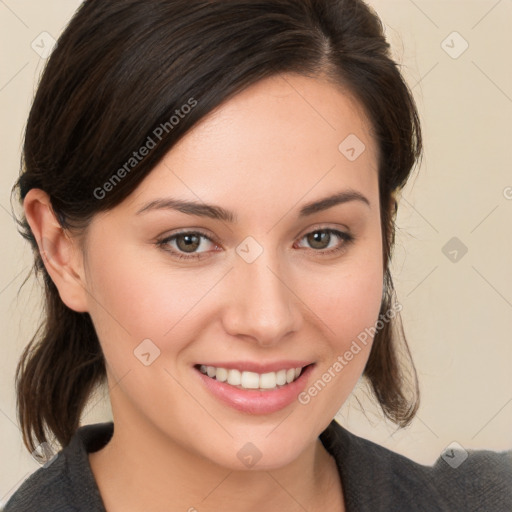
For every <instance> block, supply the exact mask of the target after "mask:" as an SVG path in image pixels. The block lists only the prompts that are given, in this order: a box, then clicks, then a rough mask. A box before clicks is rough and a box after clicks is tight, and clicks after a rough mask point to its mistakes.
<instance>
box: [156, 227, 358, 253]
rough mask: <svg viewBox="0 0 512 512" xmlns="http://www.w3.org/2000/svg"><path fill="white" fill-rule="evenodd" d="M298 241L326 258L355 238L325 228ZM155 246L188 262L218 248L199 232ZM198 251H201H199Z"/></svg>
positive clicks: (183, 234) (166, 240)
mask: <svg viewBox="0 0 512 512" xmlns="http://www.w3.org/2000/svg"><path fill="white" fill-rule="evenodd" d="M300 240H306V241H307V243H308V244H309V245H310V250H312V251H313V252H314V253H315V254H319V255H322V256H324V255H325V256H328V255H332V254H334V253H338V252H340V251H342V250H345V248H346V246H347V244H350V243H352V242H353V241H354V240H355V237H354V235H351V234H349V233H346V232H343V231H339V230H337V229H332V228H325V229H316V230H314V231H310V232H309V233H307V234H306V235H304V236H303V237H302V238H301V239H300ZM336 240H338V243H336ZM157 245H158V246H159V247H161V248H162V249H164V250H165V251H167V252H170V253H171V254H172V256H173V257H175V258H178V259H189V260H192V259H195V260H198V259H201V258H203V257H207V253H208V252H210V251H211V250H212V249H211V247H210V248H209V247H208V246H209V245H213V246H214V249H213V250H214V251H215V250H216V248H217V249H218V248H219V244H218V243H217V242H215V241H214V240H213V239H212V238H211V237H210V236H208V235H206V234H205V233H202V232H200V231H183V232H181V233H176V234H174V235H171V236H168V237H166V238H164V239H162V240H159V241H157ZM199 249H203V250H202V251H200V250H199ZM306 249H307V248H306Z"/></svg>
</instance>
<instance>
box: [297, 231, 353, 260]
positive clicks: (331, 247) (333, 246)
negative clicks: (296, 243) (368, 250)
mask: <svg viewBox="0 0 512 512" xmlns="http://www.w3.org/2000/svg"><path fill="white" fill-rule="evenodd" d="M336 239H338V243H336ZM354 239H355V238H354V236H353V235H351V234H350V233H346V232H344V231H339V230H337V229H332V228H325V229H316V230H315V231H310V232H309V233H307V234H306V235H304V236H303V237H302V238H301V240H306V241H307V243H308V244H309V245H310V247H311V248H312V249H313V250H314V251H315V252H316V253H319V254H321V255H330V254H334V253H337V252H339V251H342V250H344V249H345V248H346V246H347V244H350V243H352V242H353V241H354ZM340 241H341V242H340ZM332 242H333V243H332Z"/></svg>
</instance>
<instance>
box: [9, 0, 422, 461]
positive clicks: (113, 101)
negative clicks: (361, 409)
mask: <svg viewBox="0 0 512 512" xmlns="http://www.w3.org/2000/svg"><path fill="white" fill-rule="evenodd" d="M279 73H297V74H300V75H302V76H309V77H313V78H319V77H327V78H328V79H329V80H330V81H331V82H332V83H333V84H335V85H337V86H340V87H341V88H343V89H344V90H346V91H348V92H349V93H350V94H352V95H353V97H354V98H356V100H357V101H358V102H359V104H360V105H361V106H362V107H363V108H364V112H365V113H366V115H367V116H368V119H369V120H370V121H371V125H372V129H373V135H374V137H375V139H376V142H377V146H378V150H379V151H378V152H379V157H378V160H379V162H378V182H379V198H380V204H381V212H380V215H381V228H382V238H383V254H382V258H383V265H384V267H383V268H384V283H383V285H384V293H383V300H382V306H381V310H380V314H381V315H385V314H386V312H388V311H390V310H391V308H392V298H393V293H394V289H393V281H392V278H391V275H390V272H389V262H390V259H391V251H392V248H393V246H394V241H395V217H396V211H397V203H396V200H395V194H396V192H397V191H399V190H400V189H402V188H403V187H404V185H405V183H406V182H407V180H408V178H409V175H410V173H411V171H412V169H413V167H414V166H415V164H416V163H417V162H418V160H419V159H420V158H421V154H422V140H421V129H420V122H419V116H418V112H417V109H416V106H415V102H414V99H413V97H412V94H411V91H410V89H409V88H408V86H407V84H406V83H405V81H404V79H403V77H402V76H401V73H400V71H399V69H398V65H397V64H396V63H395V62H394V60H393V59H392V57H391V55H390V49H389V44H388V43H387V41H386V39H385V36H384V30H383V25H382V23H381V21H380V19H379V18H378V16H377V15H376V13H375V12H374V11H373V10H372V9H371V8H370V7H369V6H368V5H366V4H365V3H364V2H363V1H360V0H222V1H221V0H216V1H215V0H144V1H141V0H122V1H113V0H86V1H85V2H84V3H83V4H82V5H81V7H80V8H79V9H78V10H77V12H76V13H75V15H74V16H73V18H72V20H71V21H70V23H69V24H68V26H67V28H66V29H65V31H64V32H63V34H62V35H61V37H60V38H59V40H58V43H57V46H56V47H55V49H54V51H53V53H52V55H51V57H50V58H49V59H48V61H47V64H46V67H45V69H44V72H43V74H42V77H41V80H40V83H39V86H38V89H37V93H36V95H35V98H34V101H33V104H32V107H31V110H30V114H29V117H28V121H27V125H26V130H25V137H24V146H23V153H22V162H21V172H20V176H19V179H18V180H17V182H16V184H15V185H14V187H13V194H14V193H15V192H17V195H18V199H19V200H20V202H21V203H22V202H23V199H24V198H25V196H26V194H27V192H28V191H29V190H30V189H32V188H38V189H41V190H43V191H44V192H46V193H47V194H48V196H49V198H50V201H51V207H52V210H53V212H54V214H55V215H56V217H57V219H58V220H59V223H60V224H61V227H62V228H63V229H65V230H69V231H72V230H77V232H84V231H85V230H86V228H87V225H88V223H89V222H90V220H91V219H92V218H93V216H94V215H96V214H97V213H99V212H102V211H106V210H109V209H112V208H114V207H115V206H117V205H119V204H120V203H121V202H122V201H123V200H124V199H125V198H127V197H128V196H129V195H130V194H131V193H132V192H133V191H134V190H135V189H136V188H137V186H138V185H139V184H140V183H141V181H142V180H143V179H144V178H145V177H146V176H147V175H148V174H149V173H150V172H151V171H152V169H153V168H154V167H155V165H156V164H157V163H158V162H159V161H160V160H161V159H162V158H163V157H164V155H165V154H166V153H167V152H168V151H169V150H170V149H171V148H172V147H173V146H174V145H175V144H176V142H177V141H178V140H179V139H180V138H181V137H183V136H184V135H185V134H186V133H187V132H188V131H189V130H190V129H192V128H193V127H194V125H195V124H196V123H198V122H199V121H200V120H201V119H202V118H203V117H204V116H206V115H207V114H208V113H210V112H211V111H212V110H213V109H215V108H216V107H218V106H219V105H220V104H222V103H224V102H225V101H227V100H228V99H229V98H231V97H233V96H234V95H236V94H237V93H239V92H241V91H242V90H243V89H244V88H246V87H248V86H250V85H251V84H254V83H256V82H258V81H259V80H261V79H264V78H266V77H270V76H273V75H276V74H279ZM191 99H192V100H193V102H191ZM187 104H188V105H192V104H194V108H190V109H185V105H187ZM182 111H183V112H188V113H187V114H186V115H183V116H182V115H179V113H180V112H182ZM176 115H179V122H177V123H171V124H172V126H171V124H170V122H169V121H170V120H171V119H172V118H173V116H176ZM176 119H177V118H176ZM157 127H161V129H160V131H158V132H157V133H158V134H159V136H156V135H155V133H156V128H157ZM162 127H164V128H165V129H162ZM160 132H161V133H160ZM149 139H151V140H152V143H153V144H152V145H153V147H152V149H151V150H150V151H149V153H148V154H147V155H146V156H145V157H144V158H142V159H140V161H137V162H136V165H135V164H134V165H133V166H130V167H133V169H131V168H130V169H128V168H127V166H126V163H127V162H129V161H131V160H130V159H131V158H132V157H133V152H134V151H135V150H137V149H138V148H141V147H143V146H144V145H147V144H148V141H149ZM132 164H133V161H132ZM123 169H124V171H125V172H122V170H123ZM116 175H117V178H119V179H116V180H115V181H114V178H115V177H116ZM121 177H122V179H120V178H121ZM108 184H110V185H108ZM106 190H108V193H105V191H106ZM100 191H102V192H101V193H100ZM18 224H19V230H20V233H21V234H22V236H24V237H25V238H26V239H27V240H29V241H30V243H31V246H32V249H33V252H34V258H35V262H34V268H33V270H34V272H35V274H36V275H38V274H42V278H43V279H42V281H43V284H44V293H45V300H44V316H43V321H42V323H41V325H40V326H39V329H38V330H37V331H36V333H35V335H34V337H33V338H32V340H31V341H30V343H29V344H28V346H27V347H26V348H25V350H24V351H23V353H22V356H21V358H20V361H19V363H18V366H17V369H16V390H17V410H18V419H19V422H20V425H21V430H22V434H23V441H24V444H25V446H26V447H27V449H29V450H30V451H33V450H34V449H35V447H36V446H37V445H38V444H39V443H43V442H46V441H47V440H48V438H49V434H52V435H53V436H54V439H56V440H57V441H58V442H59V443H60V444H61V445H62V446H65V445H66V444H68V443H69V441H70V439H71V437H72V435H73V434H74V433H75V431H76V430H77V428H78V427H79V424H80V418H81V415H82V413H83V411H84V408H85V406H86V404H87V401H88V399H89V398H90V396H91V393H92V392H93V390H94V389H95V388H96V387H97V386H100V385H102V384H104V383H105V379H106V370H105V360H104V357H103V354H102V350H101V346H100V343H99V340H98V337H97V334H96V332H95V329H94V326H93V323H92V321H91V318H90V316H89V314H88V313H79V312H75V311H73V310H71V309H70V308H68V307H67V306H66V305H65V304H64V303H63V301H62V300H61V298H60V296H59V292H58V290H57V288H56V286H55V284H54V283H53V281H52V279H51V278H50V276H49V274H48V272H47V271H46V268H45V266H44V264H43V260H42V257H41V254H40V252H39V249H38V244H37V242H36V240H35V238H34V236H33V233H32V232H31V229H30V227H29V225H28V223H27V220H26V217H25V215H22V216H21V217H20V218H19V219H18ZM394 320H399V315H398V316H397V318H396V319H393V321H391V320H390V321H389V322H384V326H383V328H382V329H380V330H378V332H377V333H376V334H375V337H374V340H373V345H372V348H371V351H370V355H369V359H368V362H367V365H366V367H365V369H364V372H363V375H364V376H365V377H366V380H367V382H368V383H369V389H370V390H371V391H372V392H373V394H374V396H375V397H376V399H377V401H378V403H379V404H380V406H381V408H382V411H383V413H384V415H385V416H386V417H387V418H389V419H391V420H392V421H393V422H395V423H396V424H397V425H399V426H401V427H404V426H406V425H407V424H409V423H410V421H411V420H412V418H413V417H414V415H415V413H416V411H417V408H418V405H419V389H418V381H417V374H416V370H415V369H414V364H413V362H412V358H411V355H410V352H409V348H408V347H407V342H406V340H405V335H404V332H403V329H402V327H401V323H396V322H395V321H394ZM393 326H397V327H398V328H397V329H393ZM394 330H395V331H397V332H394ZM401 355H405V360H401V359H400V357H401Z"/></svg>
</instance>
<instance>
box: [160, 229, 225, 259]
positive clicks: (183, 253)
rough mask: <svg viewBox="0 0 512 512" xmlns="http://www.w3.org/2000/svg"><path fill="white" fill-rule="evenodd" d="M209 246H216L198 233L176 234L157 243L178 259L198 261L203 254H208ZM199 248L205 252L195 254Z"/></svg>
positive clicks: (209, 239)
mask: <svg viewBox="0 0 512 512" xmlns="http://www.w3.org/2000/svg"><path fill="white" fill-rule="evenodd" d="M204 241H206V242H204ZM209 244H213V245H214V246H217V244H216V243H215V242H214V241H213V240H212V239H211V238H210V237H209V236H207V235H205V234H204V233H201V232H199V231H184V232H182V233H176V234H174V235H172V236H169V237H167V238H164V239H163V240H159V241H158V242H157V245H158V246H160V247H162V248H163V249H164V250H166V251H169V252H170V253H171V254H173V256H176V257H177V258H178V259H199V258H201V257H202V255H203V253H204V252H208V250H209V249H208V245H209ZM205 246H206V247H205ZM199 248H202V249H205V250H204V251H202V252H197V250H198V249H199Z"/></svg>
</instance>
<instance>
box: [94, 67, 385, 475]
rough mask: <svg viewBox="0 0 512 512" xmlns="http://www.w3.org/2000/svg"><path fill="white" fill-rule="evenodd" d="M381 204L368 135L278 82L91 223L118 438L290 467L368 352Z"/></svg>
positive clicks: (328, 101)
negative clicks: (152, 438) (152, 439)
mask: <svg viewBox="0 0 512 512" xmlns="http://www.w3.org/2000/svg"><path fill="white" fill-rule="evenodd" d="M197 100H198V102H199V104H200V101H201V99H200V98H197ZM132 172H136V169H134V170H133V171H132ZM338 195H339V199H343V198H345V199H347V200H346V201H335V200H331V199H329V200H327V201H325V202H324V200H325V199H326V198H332V197H333V196H338ZM185 203H187V205H186V204H185ZM188 203H193V204H194V205H193V206H189V205H188ZM313 204H316V206H312V205H313ZM173 205H174V207H173ZM379 208H380V205H379V197H378V174H377V148H376V145H375V142H374V140H373V138H372V136H371V135H370V125H369V123H368V122H367V121H366V119H365V118H364V116H363V114H362V111H361V109H360V108H359V107H358V105H357V104H356V103H354V102H353V101H352V100H351V99H350V98H349V97H348V96H347V95H345V94H344V93H342V92H340V91H339V90H338V89H337V88H335V87H334V86H333V85H331V84H328V83H326V82H323V81H320V80H317V79H312V78H306V77H302V76H297V75H280V76H277V77H273V78H270V79H266V80H263V81H261V82H259V83H257V84H255V85H253V86H251V87H250V88H248V89H246V90H245V91H243V92H242V93H240V94H239V95H237V96H236V97H234V98H233V99H231V100H230V101H228V102H226V103H225V104H224V105H223V106H222V107H221V108H219V109H217V111H215V112H214V113H212V114H211V115H210V116H208V117H207V118H206V119H204V120H203V121H202V122H201V123H200V124H199V125H197V126H196V127H195V128H194V129H193V130H192V131H191V132H189V133H188V134H187V136H186V137H184V138H183V139H182V140H181V141H180V142H179V143H178V144H177V145H176V146H175V147H174V148H173V149H172V150H171V151H170V152H169V153H168V154H167V155H166V157H165V159H164V160H163V161H161V162H160V163H159V164H158V165H157V166H156V167H155V169H154V170H153V171H152V172H151V174H149V175H148V176H147V178H146V179H145V180H144V181H143V182H142V184H141V185H140V186H139V187H138V188H137V189H136V191H135V192H134V193H133V194H132V195H131V196H130V197H129V198H128V199H126V200H125V201H124V202H123V203H121V204H120V205H119V206H117V207H116V208H115V209H113V210H111V211H109V212H107V213H102V214H99V215H97V216H96V217H95V218H94V219H93V221H92V223H91V224H90V226H89V228H88V232H87V246H86V247H87V248H86V259H85V264H86V266H85V268H86V274H85V275H86V279H87V280H86V288H87V290H88V292H89V293H88V294H87V300H88V310H89V313H90V315H91V317H92V320H93V322H94V325H95V328H96V330H97V332H98V336H99V339H100V342H101V345H102V348H103V351H104V354H105V358H106V361H107V368H108V375H109V384H110V388H111V402H112V409H113V414H114V421H115V423H116V429H118V428H119V431H121V430H122V429H124V431H125V432H126V431H128V430H129V431H130V432H132V434H133V435H134V436H136V435H142V433H144V435H146V434H149V435H155V434H156V435H157V437H158V438H159V439H161V440H163V441H164V442H165V443H169V446H170V445H172V446H175V447H179V448H180V449H183V448H184V449H185V450H187V451H188V452H192V453H194V454H196V455H200V456H203V457H206V458H207V459H209V460H211V461H214V462H215V463H217V464H220V465H222V466H225V467H229V468H238V469H241V468H242V469H243V468H244V464H245V465H246V466H248V457H249V458H250V457H253V458H254V457H255V458H256V459H259V460H258V468H276V467H279V466H283V465H284V464H286V463H289V462H291V461H292V460H294V459H296V458H297V457H298V456H299V455H300V453H301V452H303V451H304V450H305V448H306V447H307V446H310V445H311V444H312V443H313V442H314V441H315V440H316V438H317V436H318V435H319V434H320V433H321V432H322V430H323V429H325V427H326V426H327V425H328V424H329V422H330V421H331V420H332V418H333V417H334V416H335V414H336V413H337V411H338V409H339V408H340V407H341V405H342V404H343V402H344V401H345V400H346V398H347V396H348V395H349V394H350V392H351V391H352V389H353V388H354V386H355V384H356V382H357V380H358V379H359V377H360V376H361V373H362V371H363V369H364V366H365V363H366V361H367V358H368V355H369V350H370V346H371V338H368V341H367V343H366V345H365V344H363V343H361V342H360V341H357V340H358V335H360V334H361V333H362V332H364V331H365V329H366V328H368V327H371V326H373V325H374V324H375V322H376V321H377V319H378V314H379V308H380V304H381V299H382V281H383V269H382V240H381V226H380V213H379ZM330 230H332V231H330ZM338 232H339V233H338ZM179 233H181V235H179V236H177V235H178V234H179ZM345 234H347V235H349V236H350V237H352V240H350V239H348V238H346V236H345ZM354 340H356V341H357V345H356V346H357V347H359V350H357V349H356V348H355V347H356V346H355V345H354V343H353V342H354ZM347 352H348V353H349V354H347ZM346 354H347V355H346ZM350 356H351V357H350ZM201 365H202V366H203V368H202V370H203V372H204V371H205V368H204V367H213V368H215V369H216V370H212V368H209V374H210V376H208V375H205V374H204V373H203V372H202V371H201ZM296 367H298V368H301V372H302V373H301V375H300V376H299V377H298V379H297V380H295V381H294V382H291V383H289V384H288V383H287V384H284V385H283V382H284V381H285V379H286V378H288V380H291V379H292V378H293V379H295V371H294V370H293V368H296ZM218 368H221V369H220V370H218ZM207 371H208V370H207ZM214 371H215V377H213V375H214ZM262 374H265V375H263V376H262ZM226 379H228V380H227V381H226ZM240 383H241V384H240ZM255 388H258V389H255ZM260 388H265V389H260ZM137 433H138V434H137ZM248 443H251V444H248Z"/></svg>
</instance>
